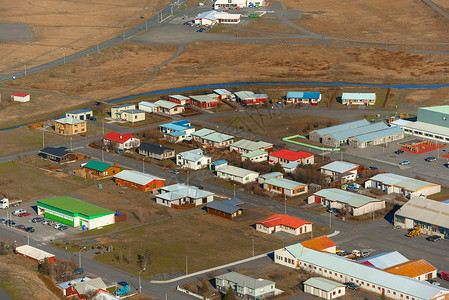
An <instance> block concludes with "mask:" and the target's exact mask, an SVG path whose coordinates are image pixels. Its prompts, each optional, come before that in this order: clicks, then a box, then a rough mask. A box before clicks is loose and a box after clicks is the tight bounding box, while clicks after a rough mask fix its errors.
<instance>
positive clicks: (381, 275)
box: [285, 243, 449, 300]
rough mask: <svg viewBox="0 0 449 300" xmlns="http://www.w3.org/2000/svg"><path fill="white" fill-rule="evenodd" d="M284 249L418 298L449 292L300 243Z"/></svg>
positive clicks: (318, 264) (335, 269) (306, 260)
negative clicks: (309, 247)
mask: <svg viewBox="0 0 449 300" xmlns="http://www.w3.org/2000/svg"><path fill="white" fill-rule="evenodd" d="M285 249H286V251H288V252H290V253H291V254H292V255H293V256H294V257H296V258H298V259H300V260H301V261H303V262H305V263H310V264H313V265H316V266H320V267H322V268H326V269H330V270H333V271H334V272H338V273H340V274H344V275H347V276H349V277H353V278H358V279H361V280H363V281H366V282H370V283H371V284H375V285H379V286H382V287H385V288H388V289H392V290H395V291H398V292H400V293H403V294H406V295H410V296H412V297H416V298H419V299H425V300H430V299H432V298H433V297H435V296H436V295H437V294H438V293H439V292H441V291H443V292H444V293H449V290H447V289H445V288H442V287H438V286H435V285H433V284H430V283H428V282H425V281H420V280H416V279H413V278H409V277H405V276H399V275H395V274H390V273H388V272H385V271H382V270H378V269H376V268H372V267H368V266H365V265H362V264H359V263H357V262H355V261H353V260H350V259H347V258H344V257H341V256H338V255H335V254H330V253H326V252H320V251H316V250H312V249H308V248H306V247H304V246H302V245H301V244H300V243H298V244H295V245H291V246H287V247H285Z"/></svg>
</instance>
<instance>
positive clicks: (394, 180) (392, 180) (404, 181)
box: [370, 173, 439, 192]
mask: <svg viewBox="0 0 449 300" xmlns="http://www.w3.org/2000/svg"><path fill="white" fill-rule="evenodd" d="M370 180H375V181H379V182H381V183H382V184H385V185H393V186H397V187H401V188H403V189H405V190H407V191H411V192H416V191H419V190H420V189H423V188H426V187H429V186H437V185H439V184H436V183H432V182H427V181H423V180H418V179H414V178H409V177H405V176H401V175H397V174H393V173H384V174H377V175H375V176H373V177H371V178H370Z"/></svg>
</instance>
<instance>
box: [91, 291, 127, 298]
mask: <svg viewBox="0 0 449 300" xmlns="http://www.w3.org/2000/svg"><path fill="white" fill-rule="evenodd" d="M120 299H121V298H120V297H118V296H114V295H113V294H109V293H108V292H105V291H102V290H99V291H97V293H96V294H95V295H94V296H93V297H92V299H91V300H120Z"/></svg>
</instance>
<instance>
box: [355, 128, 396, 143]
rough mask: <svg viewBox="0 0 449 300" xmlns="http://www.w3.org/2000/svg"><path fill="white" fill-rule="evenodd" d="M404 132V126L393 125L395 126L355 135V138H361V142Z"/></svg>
mask: <svg viewBox="0 0 449 300" xmlns="http://www.w3.org/2000/svg"><path fill="white" fill-rule="evenodd" d="M403 132H404V131H403V130H402V128H401V127H400V126H393V127H388V128H385V129H382V130H378V131H374V132H370V133H365V134H360V135H357V136H355V138H356V139H357V140H359V142H368V141H372V140H375V139H378V138H385V137H388V136H390V135H395V134H400V133H403Z"/></svg>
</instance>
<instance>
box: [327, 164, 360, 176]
mask: <svg viewBox="0 0 449 300" xmlns="http://www.w3.org/2000/svg"><path fill="white" fill-rule="evenodd" d="M358 167H359V165H356V164H353V163H349V162H346V161H333V162H331V163H329V164H327V165H324V166H322V167H321V169H323V170H329V171H332V172H337V173H340V174H343V173H346V172H349V171H351V170H353V169H355V168H358Z"/></svg>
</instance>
